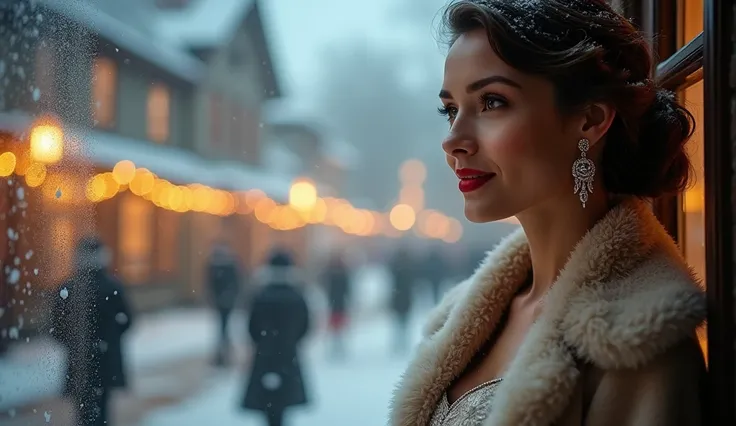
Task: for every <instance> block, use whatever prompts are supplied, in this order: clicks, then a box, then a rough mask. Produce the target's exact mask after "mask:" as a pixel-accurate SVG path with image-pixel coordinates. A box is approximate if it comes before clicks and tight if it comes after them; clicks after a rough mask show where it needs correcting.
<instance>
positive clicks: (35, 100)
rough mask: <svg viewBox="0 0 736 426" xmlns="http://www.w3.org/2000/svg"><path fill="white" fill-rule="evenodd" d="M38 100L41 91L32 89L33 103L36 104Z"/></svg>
mask: <svg viewBox="0 0 736 426" xmlns="http://www.w3.org/2000/svg"><path fill="white" fill-rule="evenodd" d="M40 100H41V89H39V88H38V87H36V88H35V89H33V101H34V102H38V101H40Z"/></svg>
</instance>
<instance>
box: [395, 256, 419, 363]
mask: <svg viewBox="0 0 736 426" xmlns="http://www.w3.org/2000/svg"><path fill="white" fill-rule="evenodd" d="M391 275H392V277H393V289H392V290H393V291H392V292H391V310H392V311H393V314H394V321H395V329H396V335H395V339H394V350H395V351H396V352H399V353H401V352H404V351H406V350H407V349H408V347H409V315H410V313H411V308H412V305H413V299H414V281H415V280H416V278H417V277H416V268H415V264H414V260H413V258H412V256H411V254H410V252H409V250H408V249H407V248H406V247H401V248H399V250H398V251H397V253H396V254H395V255H394V258H393V259H392V262H391Z"/></svg>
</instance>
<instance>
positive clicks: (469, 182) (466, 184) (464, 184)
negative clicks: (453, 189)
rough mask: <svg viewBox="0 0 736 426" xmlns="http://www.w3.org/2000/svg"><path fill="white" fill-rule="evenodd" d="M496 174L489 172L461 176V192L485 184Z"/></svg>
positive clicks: (459, 184)
mask: <svg viewBox="0 0 736 426" xmlns="http://www.w3.org/2000/svg"><path fill="white" fill-rule="evenodd" d="M494 176H495V175H494V174H489V175H483V176H478V177H470V178H460V182H459V183H458V184H457V187H458V189H460V191H461V192H472V191H475V190H476V189H479V188H480V187H481V186H483V185H485V184H486V182H488V181H489V180H491V179H493V177H494Z"/></svg>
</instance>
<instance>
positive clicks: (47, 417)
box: [43, 411, 51, 423]
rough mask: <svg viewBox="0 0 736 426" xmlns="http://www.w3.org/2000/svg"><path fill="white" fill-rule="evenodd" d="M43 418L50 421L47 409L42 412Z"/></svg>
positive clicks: (47, 421)
mask: <svg viewBox="0 0 736 426" xmlns="http://www.w3.org/2000/svg"><path fill="white" fill-rule="evenodd" d="M43 418H44V419H46V423H51V413H49V412H48V411H44V412H43Z"/></svg>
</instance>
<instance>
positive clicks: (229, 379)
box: [141, 315, 419, 426]
mask: <svg viewBox="0 0 736 426" xmlns="http://www.w3.org/2000/svg"><path fill="white" fill-rule="evenodd" d="M418 329H419V327H418V322H415V325H414V327H413V330H412V338H413V339H414V340H415V341H416V340H417V339H418V335H419V330H418ZM351 331H352V332H353V334H352V336H351V338H350V340H349V348H350V349H349V350H350V355H349V357H348V358H347V359H346V360H345V361H344V362H343V363H337V364H336V363H334V362H333V361H331V360H330V359H329V357H328V356H327V355H328V354H327V340H326V339H325V337H324V334H322V335H319V336H315V337H314V338H313V339H312V340H311V341H310V342H309V343H308V345H307V348H306V354H305V355H306V356H305V369H304V370H305V380H306V381H307V386H308V389H309V391H310V398H311V404H310V405H309V406H307V407H304V408H297V409H294V410H293V411H292V412H291V413H290V414H289V415H288V417H289V418H288V420H289V424H290V425H294V426H324V425H351V426H363V425H365V426H369V425H370V426H375V425H380V424H386V421H387V409H388V403H389V399H390V397H391V393H392V390H393V386H394V385H395V383H396V381H397V380H398V378H399V377H400V375H401V373H402V371H403V369H404V368H405V366H406V363H407V361H408V358H407V356H395V355H393V352H392V348H391V346H390V344H391V342H392V333H393V327H392V325H391V322H390V318H389V317H388V316H387V315H380V316H377V317H374V318H373V319H372V320H368V321H363V322H361V323H360V324H357V325H356V326H355V327H354V328H353V329H352V330H351ZM245 379H246V378H245V377H244V376H242V375H241V374H239V373H235V372H233V371H228V372H223V373H220V375H219V376H218V377H213V378H212V381H211V383H210V385H209V387H208V388H207V389H205V390H203V391H202V392H200V393H199V394H198V395H197V396H196V397H194V398H192V399H189V400H186V401H183V402H182V403H181V404H179V405H176V406H169V407H166V408H164V409H160V410H158V411H155V412H153V413H152V414H149V415H148V416H147V417H146V419H145V420H144V421H143V422H141V424H142V426H175V425H176V426H187V425H192V426H194V425H202V424H217V425H218V426H220V425H222V426H228V425H259V424H263V418H262V416H261V415H259V413H253V412H243V411H241V410H239V408H238V405H239V402H240V399H241V398H242V396H243V391H244V386H245V383H246V381H245Z"/></svg>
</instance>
